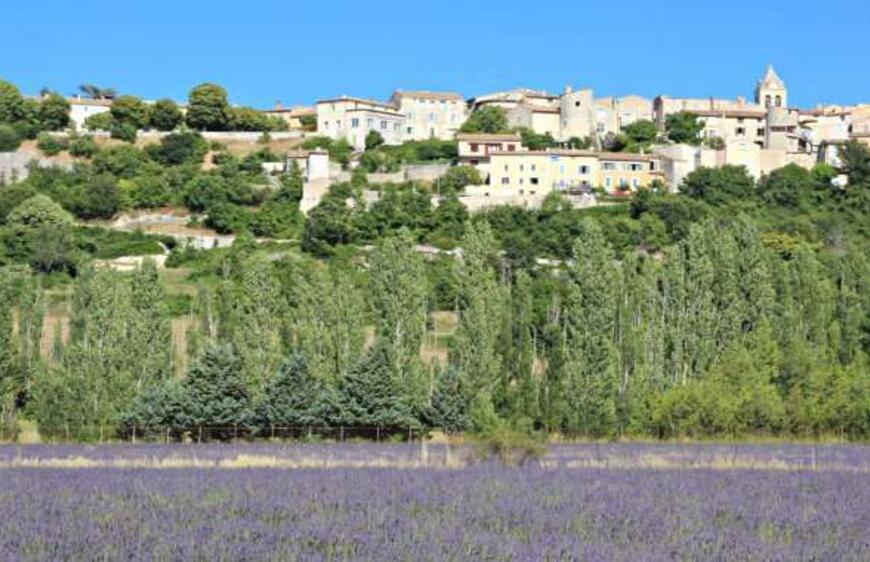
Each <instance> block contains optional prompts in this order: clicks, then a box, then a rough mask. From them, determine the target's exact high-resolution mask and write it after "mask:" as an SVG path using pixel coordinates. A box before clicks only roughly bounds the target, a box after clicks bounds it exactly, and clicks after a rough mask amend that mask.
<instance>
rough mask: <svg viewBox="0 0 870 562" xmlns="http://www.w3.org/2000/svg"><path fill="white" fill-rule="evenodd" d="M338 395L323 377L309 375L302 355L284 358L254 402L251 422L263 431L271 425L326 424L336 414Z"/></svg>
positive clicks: (285, 426)
mask: <svg viewBox="0 0 870 562" xmlns="http://www.w3.org/2000/svg"><path fill="white" fill-rule="evenodd" d="M339 407H340V406H339V402H338V396H337V394H336V393H335V391H334V390H333V389H332V388H331V387H329V386H327V385H326V384H325V383H324V381H322V380H320V379H318V378H316V377H314V376H312V374H311V373H310V372H309V370H308V365H307V363H306V361H305V359H304V358H303V357H302V356H300V355H294V356H292V357H290V358H288V359H286V360H285V361H284V362H283V363H282V365H281V367H280V368H279V369H278V373H277V374H276V375H275V376H274V377H272V378H271V380H270V381H269V383H268V384H267V385H266V388H265V389H264V390H263V393H262V394H261V395H260V397H259V398H258V399H257V401H256V404H255V405H254V416H253V420H252V422H253V424H254V426H255V427H257V428H258V429H259V430H260V431H261V433H262V434H264V435H268V430H269V428H270V427H279V428H303V427H308V428H311V427H317V426H329V425H331V424H333V423H334V422H335V420H336V416H338V409H339Z"/></svg>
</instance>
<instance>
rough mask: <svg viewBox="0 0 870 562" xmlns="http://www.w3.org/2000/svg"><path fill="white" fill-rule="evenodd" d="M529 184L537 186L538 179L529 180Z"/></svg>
mask: <svg viewBox="0 0 870 562" xmlns="http://www.w3.org/2000/svg"><path fill="white" fill-rule="evenodd" d="M529 183H530V184H532V185H538V178H529Z"/></svg>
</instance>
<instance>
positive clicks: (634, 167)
mask: <svg viewBox="0 0 870 562" xmlns="http://www.w3.org/2000/svg"><path fill="white" fill-rule="evenodd" d="M628 169H629V170H630V171H632V172H640V171H642V170H643V166H642V165H641V164H629V165H628Z"/></svg>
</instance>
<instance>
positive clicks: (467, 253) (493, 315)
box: [451, 221, 505, 429]
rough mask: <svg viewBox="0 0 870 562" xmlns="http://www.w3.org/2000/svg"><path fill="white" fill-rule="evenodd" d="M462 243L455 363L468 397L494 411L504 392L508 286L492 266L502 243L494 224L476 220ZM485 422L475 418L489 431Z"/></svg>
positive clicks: (459, 266) (452, 352) (480, 405)
mask: <svg viewBox="0 0 870 562" xmlns="http://www.w3.org/2000/svg"><path fill="white" fill-rule="evenodd" d="M461 245H462V250H463V254H462V261H461V262H460V263H459V265H458V268H457V269H458V271H457V274H458V278H459V296H460V307H459V322H458V325H457V328H456V334H455V336H454V339H453V345H452V347H451V363H452V364H453V365H455V366H456V367H457V368H458V369H459V372H460V376H461V380H462V391H463V394H464V396H466V397H467V399H468V400H469V401H470V402H471V401H472V400H474V401H475V402H476V403H477V405H478V406H479V408H478V411H488V410H491V409H492V408H493V405H494V402H493V399H494V398H496V397H497V396H499V395H500V394H501V393H502V391H503V388H502V383H503V380H504V379H503V365H502V358H501V355H500V353H499V337H500V332H501V328H502V324H503V320H502V319H503V315H504V313H505V294H504V288H503V287H501V286H500V285H499V282H498V280H497V277H496V274H495V270H494V269H493V267H492V261H493V259H494V256H495V253H496V245H495V239H494V236H493V232H492V228H491V227H490V226H489V223H487V222H485V221H481V222H478V223H473V224H472V225H471V226H470V227H469V229H468V230H467V232H466V233H465V236H463V238H462V243H461ZM483 421H484V420H482V419H479V418H478V419H473V423H474V424H475V426H476V427H477V428H478V429H483V428H482V427H481V423H482V422H483Z"/></svg>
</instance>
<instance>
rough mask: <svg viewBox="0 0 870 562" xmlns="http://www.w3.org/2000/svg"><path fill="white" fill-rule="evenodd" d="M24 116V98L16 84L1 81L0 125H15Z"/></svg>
mask: <svg viewBox="0 0 870 562" xmlns="http://www.w3.org/2000/svg"><path fill="white" fill-rule="evenodd" d="M24 116H25V106H24V96H22V95H21V92H20V91H19V90H18V87H17V86H15V84H12V83H10V82H6V81H5V80H0V123H14V122H16V121H20V120H21V119H23V118H24Z"/></svg>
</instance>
